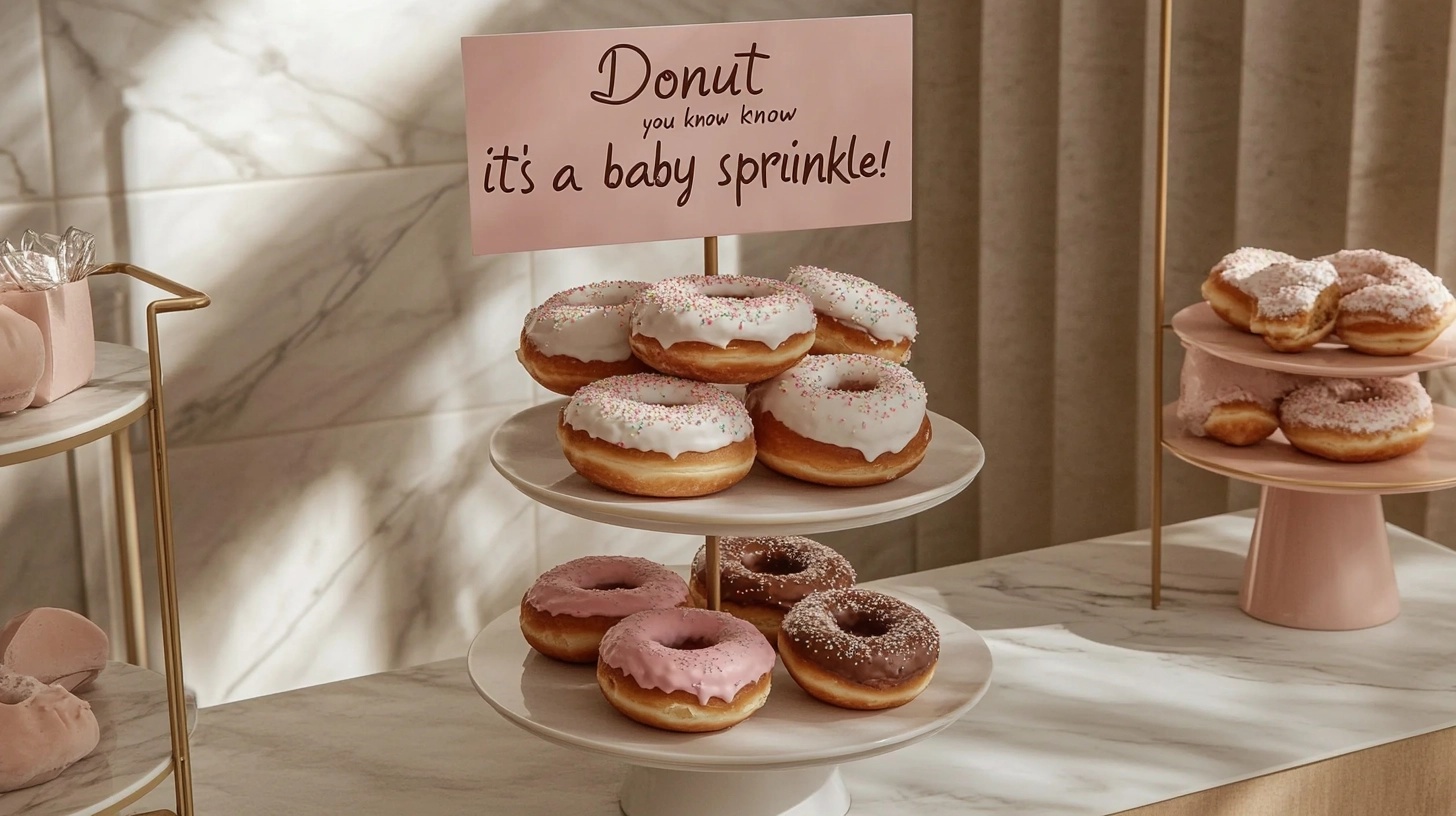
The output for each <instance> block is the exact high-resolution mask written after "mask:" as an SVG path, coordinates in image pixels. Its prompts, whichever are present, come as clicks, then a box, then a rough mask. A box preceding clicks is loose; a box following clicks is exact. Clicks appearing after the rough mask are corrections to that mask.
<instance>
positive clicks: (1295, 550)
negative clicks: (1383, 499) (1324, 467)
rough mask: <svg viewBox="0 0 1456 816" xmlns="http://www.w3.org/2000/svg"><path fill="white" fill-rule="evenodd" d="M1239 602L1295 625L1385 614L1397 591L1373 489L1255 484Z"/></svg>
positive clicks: (1351, 622) (1368, 622) (1350, 624)
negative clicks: (1257, 493)
mask: <svg viewBox="0 0 1456 816" xmlns="http://www.w3.org/2000/svg"><path fill="white" fill-rule="evenodd" d="M1239 607H1240V608H1241V609H1243V610H1244V611H1245V612H1247V613H1248V614H1249V615H1251V616H1253V617H1255V618H1258V619H1259V620H1262V621H1266V622H1268V623H1274V624H1278V625H1280V626H1289V627H1293V628H1296V629H1318V630H1322V631H1344V630H1350V629H1367V628H1369V627H1371V626H1379V625H1380V624H1382V623H1388V622H1389V621H1391V620H1393V619H1394V618H1395V617H1396V616H1397V615H1399V614H1400V593H1399V590H1397V588H1396V585H1395V569H1394V567H1393V566H1392V565H1391V562H1390V541H1389V539H1388V538H1387V537H1386V532H1385V511H1384V510H1383V509H1382V508H1381V505H1380V496H1379V495H1378V494H1373V493H1371V494H1363V495H1351V494H1348V493H1346V494H1337V493H1311V492H1306V491H1301V490H1286V489H1283V488H1278V487H1265V488H1263V496H1262V497H1261V499H1260V501H1259V516H1258V519H1257V520H1256V521H1255V523H1254V537H1253V541H1252V542H1251V543H1250V545H1249V558H1248V561H1247V562H1246V563H1245V564H1244V585H1243V588H1242V589H1241V590H1240V591H1239Z"/></svg>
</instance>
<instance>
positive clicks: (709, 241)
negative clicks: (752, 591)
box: [703, 235, 723, 610]
mask: <svg viewBox="0 0 1456 816" xmlns="http://www.w3.org/2000/svg"><path fill="white" fill-rule="evenodd" d="M703 274H704V275H708V276H710V277H711V276H713V275H716V274H718V236H716V235H709V236H708V237H706V238H704V239H703ZM706 543H707V552H706V554H705V555H706V556H707V562H708V563H707V567H708V608H709V609H713V610H717V609H720V608H722V605H723V583H722V573H721V570H722V562H721V561H719V560H718V558H719V556H718V537H717V536H714V535H710V536H707V542H706Z"/></svg>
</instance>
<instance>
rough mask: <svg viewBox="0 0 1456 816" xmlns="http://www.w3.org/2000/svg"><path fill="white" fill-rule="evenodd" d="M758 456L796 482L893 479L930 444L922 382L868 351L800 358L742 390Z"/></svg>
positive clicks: (852, 482) (843, 483) (845, 483)
mask: <svg viewBox="0 0 1456 816" xmlns="http://www.w3.org/2000/svg"><path fill="white" fill-rule="evenodd" d="M747 403H748V410H749V413H750V414H752V416H753V428H754V435H755V438H756V440H757V443H758V459H759V461H760V462H763V463H764V464H765V465H767V466H768V467H770V468H772V469H774V470H776V471H778V472H779V473H782V474H784V475H785V476H792V477H794V478H796V479H803V480H804V481H806V482H815V483H817V484H825V485H836V486H841V487H853V486H858V485H871V484H880V483H882V482H888V481H891V480H893V479H898V478H900V477H901V476H904V475H905V474H906V473H909V472H910V471H912V470H914V469H915V468H916V467H917V466H918V465H919V464H920V461H921V460H922V459H924V458H925V450H926V448H928V447H929V445H930V415H929V414H928V413H927V412H926V409H925V405H926V396H925V386H924V385H922V384H921V383H920V381H919V380H917V379H915V375H913V374H911V373H910V371H909V370H908V369H905V368H902V367H900V366H898V365H895V364H894V363H892V362H890V361H888V360H884V359H881V358H879V357H871V356H869V355H867V354H826V355H822V356H819V355H816V356H812V357H806V358H805V359H804V360H803V361H802V362H800V363H799V364H798V365H797V366H794V367H793V368H792V369H789V370H788V371H786V372H784V373H783V374H780V375H779V376H777V377H775V378H773V379H772V380H769V381H768V382H764V383H759V384H757V385H754V386H752V387H750V388H749V390H748V399H747Z"/></svg>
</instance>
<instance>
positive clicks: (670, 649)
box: [601, 608, 777, 705]
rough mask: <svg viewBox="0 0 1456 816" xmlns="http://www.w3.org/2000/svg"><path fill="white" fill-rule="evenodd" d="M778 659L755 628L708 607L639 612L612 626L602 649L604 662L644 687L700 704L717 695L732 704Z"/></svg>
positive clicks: (768, 670) (770, 668)
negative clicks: (680, 694) (681, 695)
mask: <svg viewBox="0 0 1456 816" xmlns="http://www.w3.org/2000/svg"><path fill="white" fill-rule="evenodd" d="M680 646H681V647H691V648H678V647H680ZM776 659H777V655H775V653H774V650H773V647H772V646H770V645H769V643H768V641H767V640H765V639H764V637H763V635H761V634H759V632H758V630H757V629H755V628H754V627H753V624H751V623H748V622H746V621H741V620H739V619H738V618H735V617H733V616H732V615H729V614H727V613H726V612H713V611H710V610H707V609H688V608H684V609H654V610H650V611H647V612H638V613H637V614H635V615H631V616H629V617H627V618H626V619H624V620H623V621H622V622H621V623H619V624H617V625H616V626H613V627H612V628H611V629H610V630H609V631H608V632H607V634H606V637H604V638H602V648H601V661H602V662H603V663H605V664H606V665H607V666H610V667H611V668H614V669H616V670H617V671H620V672H622V673H623V674H625V675H627V676H628V677H631V678H632V679H633V680H634V681H635V682H636V683H637V685H639V686H641V687H642V688H646V689H657V690H659V691H665V692H668V693H672V692H674V691H682V692H687V693H688V694H692V695H694V696H695V697H697V698H698V703H699V704H700V705H707V704H708V701H709V700H711V699H713V698H714V697H717V698H718V699H720V700H724V701H726V702H732V701H733V698H734V697H735V696H737V694H738V692H739V691H740V690H742V689H743V688H744V687H745V686H748V685H751V684H752V683H754V682H756V681H757V680H758V679H759V678H760V677H762V676H763V675H765V674H767V673H769V672H771V671H773V667H774V662H775V660H776Z"/></svg>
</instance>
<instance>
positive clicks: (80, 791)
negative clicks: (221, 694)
mask: <svg viewBox="0 0 1456 816" xmlns="http://www.w3.org/2000/svg"><path fill="white" fill-rule="evenodd" d="M77 696H78V697H80V698H81V699H83V700H85V701H87V702H89V703H90V704H91V710H92V711H93V712H95V713H96V719H97V721H98V722H99V723H100V725H101V742H100V744H99V745H97V746H96V750H95V751H92V752H91V755H90V756H88V757H86V758H85V759H83V760H81V761H80V762H77V763H76V764H75V765H72V766H71V767H69V768H67V769H66V771H65V773H63V774H61V775H60V776H58V777H56V778H55V779H52V780H51V781H49V782H47V783H45V784H44V785H36V786H35V787H33V788H25V789H23V790H18V791H11V792H9V793H0V816H20V814H25V816H91V814H96V813H103V812H116V809H117V808H119V807H120V806H124V805H126V804H130V803H131V802H135V801H136V800H137V799H140V798H141V797H142V796H143V795H144V794H145V793H147V792H148V791H150V790H151V789H152V788H154V787H156V786H157V785H158V784H160V783H161V781H162V780H163V779H166V778H167V777H168V776H170V775H171V773H172V738H171V727H170V725H169V724H168V721H167V681H166V679H165V678H163V677H162V675H160V674H158V673H156V672H154V671H148V670H147V669H143V668H139V667H137V666H131V665H128V664H126V663H109V664H107V666H106V670H105V671H103V672H101V674H100V675H99V676H97V678H96V681H95V682H94V683H93V684H92V685H91V687H90V688H87V689H86V690H84V691H82V692H81V693H80V694H78V695H77ZM196 719H197V707H196V705H195V704H194V703H193V701H192V700H191V699H189V700H188V701H187V723H188V729H189V730H190V729H191V728H192V726H193V725H195V724H196ZM4 738H5V735H3V734H0V739H4Z"/></svg>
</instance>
